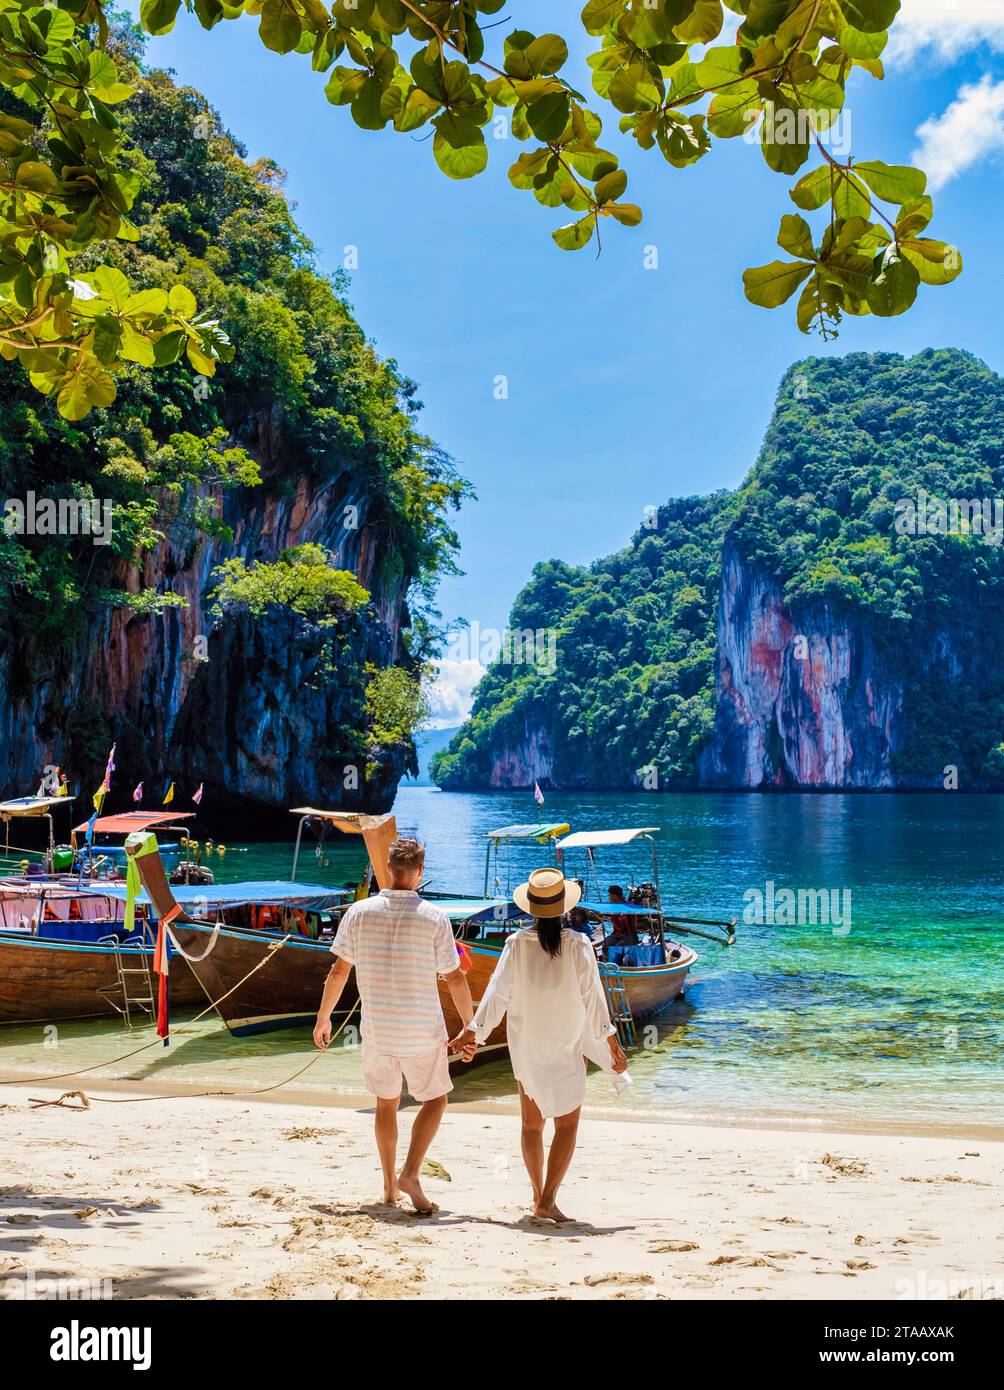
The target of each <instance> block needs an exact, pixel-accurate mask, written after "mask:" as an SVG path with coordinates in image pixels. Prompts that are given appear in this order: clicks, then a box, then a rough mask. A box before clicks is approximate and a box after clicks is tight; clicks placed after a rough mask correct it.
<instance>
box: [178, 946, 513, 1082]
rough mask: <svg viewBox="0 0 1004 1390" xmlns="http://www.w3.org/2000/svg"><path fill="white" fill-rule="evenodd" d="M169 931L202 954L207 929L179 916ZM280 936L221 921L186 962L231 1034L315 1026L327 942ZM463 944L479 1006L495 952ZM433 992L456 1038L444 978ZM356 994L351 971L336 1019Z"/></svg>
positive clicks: (497, 1042) (501, 1033) (492, 1042)
mask: <svg viewBox="0 0 1004 1390" xmlns="http://www.w3.org/2000/svg"><path fill="white" fill-rule="evenodd" d="M171 930H172V932H173V934H174V936H175V937H176V938H177V940H178V942H179V944H180V945H181V947H182V948H183V950H184V951H185V952H186V953H187V954H188V955H189V956H201V955H202V954H203V952H204V951H205V949H206V947H207V946H208V944H209V938H210V935H211V928H208V927H204V926H197V925H191V924H186V925H181V924H180V923H179V924H175V925H174V926H172V928H171ZM280 941H282V937H281V936H278V935H276V934H272V933H264V932H262V933H259V932H248V931H239V930H237V929H234V928H229V929H228V928H223V929H222V930H221V931H220V934H219V936H218V937H217V938H216V945H215V946H214V947H213V949H212V951H211V952H210V953H209V955H208V956H206V957H205V959H204V960H201V961H194V960H193V961H189V969H190V970H191V971H192V973H193V974H194V975H195V977H196V979H197V980H198V982H199V985H200V986H201V989H202V992H203V994H204V996H205V998H206V999H209V1000H218V1001H219V1003H218V1004H217V1008H216V1011H217V1013H218V1014H219V1016H220V1017H221V1018H222V1020H223V1022H224V1023H225V1024H226V1025H227V1027H228V1028H229V1030H230V1032H231V1033H233V1035H234V1036H235V1037H238V1038H241V1037H248V1036H251V1035H253V1034H255V1033H264V1032H269V1031H271V1030H273V1029H276V1028H296V1027H304V1026H306V1025H313V1022H314V1020H315V1018H316V1017H317V1009H318V1005H319V1004H320V1002H321V994H322V992H323V990H324V981H325V979H326V978H327V975H328V971H329V970H330V969H331V965H332V957H331V949H330V945H328V944H323V943H320V942H316V941H309V940H305V939H304V940H301V939H298V938H297V937H290V938H289V940H287V941H286V942H285V944H284V945H282V946H281V947H278V946H277V943H278V942H280ZM273 946H276V949H275V950H274V951H273V952H272V958H271V959H270V960H269V961H268V963H267V964H265V965H263V966H262V967H261V969H259V970H254V967H255V966H256V965H258V964H259V963H260V962H261V961H262V960H263V959H264V958H265V957H266V956H267V955H268V954H269V952H270V950H271V948H272V947H273ZM467 949H468V951H469V954H470V960H471V969H470V971H469V972H468V974H467V982H468V984H469V985H470V989H471V996H472V998H473V999H474V1003H475V1005H477V1004H478V1002H479V1001H480V999H481V996H482V994H484V992H485V990H486V989H487V987H488V981H489V980H490V979H491V974H492V971H493V970H494V969H495V965H496V962H497V961H498V958H499V952H498V951H495V950H492V949H491V948H490V947H483V948H482V947H475V946H470V945H468V948H467ZM251 971H254V973H253V974H251V973H250V972H251ZM245 977H247V978H245ZM439 994H440V998H441V1000H442V1003H443V1016H444V1018H445V1020H446V1028H447V1032H448V1033H449V1035H450V1037H454V1036H455V1035H456V1033H457V1032H459V1030H460V1022H461V1020H460V1016H459V1014H458V1013H457V1011H456V1009H455V1007H454V1004H453V999H452V997H451V995H450V991H449V990H448V989H447V987H446V985H445V983H444V982H443V981H442V980H440V982H439ZM358 1000H359V992H358V989H357V987H356V978H355V971H354V970H353V971H352V972H351V974H350V975H349V978H348V981H347V983H346V986H345V989H344V991H343V993H342V997H341V999H340V1000H339V1001H338V1010H337V1012H336V1014H335V1018H336V1019H340V1018H343V1017H344V1016H345V1015H346V1014H347V1013H349V1012H350V1011H351V1010H352V1009H353V1008H354V1007H355V1005H356V1004H357V1003H358ZM483 1050H484V1051H485V1052H486V1054H488V1055H495V1054H497V1053H499V1052H504V1051H505V1025H504V1024H503V1025H502V1026H500V1027H499V1028H497V1029H496V1030H495V1032H494V1033H493V1034H492V1036H491V1037H490V1038H489V1039H488V1041H487V1043H486V1044H485V1048H484V1049H483Z"/></svg>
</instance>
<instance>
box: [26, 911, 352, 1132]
mask: <svg viewBox="0 0 1004 1390" xmlns="http://www.w3.org/2000/svg"><path fill="white" fill-rule="evenodd" d="M288 940H289V935H287V936H284V937H283V938H282V940H281V941H270V942H269V943H268V946H267V948H266V951H265V954H264V955H263V956H262V958H261V960H260V961H258V962H257V964H255V965H253V966H252V967H251V969H250V970H249V971H248V972H247V974H246V975H244V976H242V978H241V979H239V980H238V981H237V983H236V984H235V985H233V986H231V988H230V989H228V990H227V991H226V993H225V994H221V995H220V997H219V998H218V999H213V1000H211V1001H210V1003H209V1004H208V1006H207V1007H206V1008H204V1009H203V1010H202V1012H201V1013H198V1014H196V1015H195V1017H194V1018H190V1019H189V1020H188V1022H187V1023H183V1024H181V1025H180V1027H178V1028H176V1029H175V1030H174V1031H175V1033H176V1034H178V1033H185V1032H187V1031H188V1030H189V1029H190V1028H192V1027H193V1026H194V1025H195V1024H196V1023H198V1022H199V1021H200V1019H203V1018H205V1016H206V1014H209V1013H212V1012H213V1010H214V1009H217V1008H218V1007H219V1005H220V1004H222V1003H223V1001H224V999H229V997H230V995H231V994H233V993H234V991H235V990H238V989H240V987H241V985H243V984H244V983H245V982H246V981H248V980H250V978H251V976H252V975H254V974H255V973H256V972H257V971H259V970H261V969H262V968H263V967H264V966H266V965H268V964H269V963H270V962H271V961H273V960H274V959H275V957H276V953H277V952H278V951H280V950H281V949H282V947H283V946H285V944H286V942H287V941H288ZM358 1003H359V1001H358V1000H357V1001H356V1004H355V1005H354V1006H353V1008H352V1010H351V1011H350V1012H349V1014H348V1015H346V1018H345V1022H344V1023H343V1024H342V1025H341V1027H340V1028H339V1030H338V1032H339V1033H340V1032H341V1031H342V1028H344V1027H345V1024H346V1023H348V1021H349V1019H350V1018H351V1017H352V1014H353V1013H354V1012H355V1009H356V1008H357V1007H358ZM337 1036H338V1034H337V1033H336V1034H334V1036H333V1038H332V1041H334V1038H335V1037H337ZM163 1043H164V1040H163V1038H154V1040H153V1042H148V1043H144V1044H143V1046H142V1047H134V1048H133V1049H132V1051H131V1052H125V1053H123V1054H122V1056H121V1057H113V1058H111V1060H110V1061H101V1062H95V1063H94V1064H93V1065H92V1066H89V1067H78V1068H77V1070H76V1071H63V1072H55V1073H53V1075H51V1076H28V1077H25V1076H17V1077H10V1078H7V1077H4V1078H0V1086H24V1085H31V1083H32V1082H34V1081H63V1080H65V1079H66V1077H68V1076H85V1075H86V1074H87V1073H88V1072H91V1071H97V1070H98V1068H99V1067H114V1066H116V1065H117V1064H118V1063H119V1062H127V1061H128V1060H129V1058H130V1057H136V1056H138V1055H139V1054H140V1053H141V1052H148V1051H149V1050H150V1048H151V1047H162V1046H163ZM317 1055H318V1057H319V1056H320V1055H321V1054H320V1053H318V1054H317ZM316 1061H317V1057H312V1058H311V1060H310V1062H309V1063H308V1064H307V1065H308V1066H312V1065H313V1064H314V1062H316ZM306 1070H307V1068H306V1067H304V1068H303V1071H306ZM300 1074H301V1073H300V1072H297V1073H296V1074H295V1075H294V1076H292V1077H290V1078H289V1080H290V1081H295V1080H296V1076H299V1075H300ZM110 1079H111V1080H115V1079H117V1078H114V1077H112V1078H110ZM285 1084H286V1083H285V1082H280V1083H279V1085H285ZM265 1089H266V1090H274V1089H275V1088H274V1087H265ZM207 1094H211V1093H210V1092H207ZM220 1094H227V1093H226V1092H221V1093H220ZM233 1094H235V1095H239V1094H241V1092H234V1093H233ZM249 1094H253V1092H250V1093H249ZM133 1099H137V1100H146V1099H150V1100H161V1099H163V1097H161V1096H150V1097H146V1096H137V1097H133ZM44 1103H45V1104H51V1105H55V1104H57V1103H58V1102H56V1101H46V1102H44Z"/></svg>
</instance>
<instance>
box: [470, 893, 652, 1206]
mask: <svg viewBox="0 0 1004 1390" xmlns="http://www.w3.org/2000/svg"><path fill="white" fill-rule="evenodd" d="M581 891H582V890H581V888H580V887H579V885H578V884H575V883H569V882H568V881H566V879H565V877H564V875H563V874H562V872H561V870H560V869H536V870H534V872H533V873H532V874H531V875H530V877H529V879H528V881H527V882H526V883H522V884H520V886H519V887H518V888H516V889H515V890H514V891H513V898H514V900H515V902H516V904H517V905H518V906H519V907H520V908H521V909H522V911H523V912H525V913H527V914H528V915H529V916H531V917H533V919H534V923H533V926H532V927H527V928H526V929H525V930H524V931H518V932H515V933H514V934H513V935H512V936H510V938H509V940H508V941H507V942H506V944H505V947H504V948H503V951H502V955H501V956H500V958H499V962H498V964H497V965H496V967H495V969H494V970H493V971H492V975H491V979H490V980H489V982H488V988H487V990H486V991H485V993H484V996H483V997H482V1000H481V1003H480V1004H479V1005H478V1010H477V1013H476V1014H475V1015H474V1022H473V1025H472V1027H470V1028H466V1029H464V1030H463V1031H462V1032H461V1033H460V1034H459V1035H458V1036H457V1037H456V1038H454V1040H453V1042H452V1043H451V1044H450V1046H451V1048H453V1049H454V1050H455V1051H458V1052H460V1054H461V1056H462V1057H463V1059H464V1061H465V1062H469V1061H470V1060H471V1059H472V1058H473V1056H474V1054H475V1052H476V1051H477V1046H478V1044H479V1043H481V1042H484V1040H485V1039H486V1038H487V1037H488V1036H489V1035H490V1034H491V1033H492V1031H493V1030H494V1029H495V1028H497V1027H498V1025H499V1023H501V1021H502V1018H503V1016H507V1024H506V1033H507V1038H508V1043H509V1056H510V1058H511V1059H512V1069H513V1072H514V1074H515V1077H516V1081H517V1083H518V1085H519V1100H520V1109H521V1114H522V1122H523V1123H522V1148H523V1161H524V1163H525V1164H526V1171H527V1173H528V1175H529V1178H530V1186H531V1189H532V1191H533V1211H534V1215H535V1216H538V1217H542V1218H544V1219H546V1220H549V1221H555V1222H564V1221H568V1220H569V1219H570V1218H569V1217H567V1216H565V1214H564V1213H563V1212H562V1211H561V1209H560V1208H559V1206H558V1189H559V1187H560V1186H561V1183H562V1181H563V1180H564V1178H565V1175H566V1174H567V1172H568V1169H569V1166H570V1164H571V1162H572V1155H573V1154H574V1152H575V1142H576V1138H577V1135H578V1129H579V1113H580V1110H581V1108H582V1102H583V1100H584V1099H585V1094H586V1058H588V1059H589V1060H590V1061H593V1062H596V1064H597V1065H598V1066H600V1067H602V1069H603V1070H604V1071H606V1072H608V1073H609V1074H611V1075H612V1076H613V1077H614V1084H615V1086H617V1088H618V1089H619V1090H620V1089H623V1087H624V1086H626V1085H630V1078H628V1077H627V1076H626V1075H625V1073H626V1071H627V1058H626V1057H625V1056H624V1053H623V1052H622V1051H621V1047H620V1044H619V1043H618V1041H617V1031H616V1029H615V1028H614V1025H613V1024H612V1023H611V1022H610V1010H609V1008H608V1006H607V999H606V995H605V993H604V991H603V984H602V982H601V980H600V973H599V967H598V965H597V963H596V957H595V955H594V953H593V949H592V945H591V943H590V942H589V941H588V940H587V938H586V937H584V936H583V935H581V933H579V932H577V931H573V930H572V929H571V928H570V927H567V926H565V925H564V921H563V919H564V917H565V914H566V913H569V912H571V911H572V909H573V908H574V907H575V905H576V903H577V902H578V900H579V895H580V893H581ZM545 1120H553V1121H554V1136H553V1138H552V1140H551V1146H550V1149H549V1151H548V1153H547V1158H546V1162H545V1156H544V1122H545Z"/></svg>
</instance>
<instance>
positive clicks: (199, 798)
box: [192, 782, 202, 806]
mask: <svg viewBox="0 0 1004 1390" xmlns="http://www.w3.org/2000/svg"><path fill="white" fill-rule="evenodd" d="M192 800H193V801H194V802H195V804H196V806H198V805H200V804H201V802H202V783H201V782H200V783H199V790H198V791H197V792H193V793H192Z"/></svg>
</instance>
